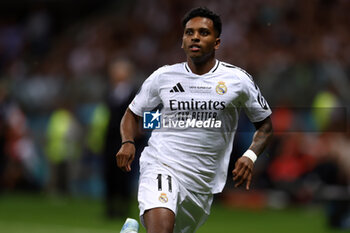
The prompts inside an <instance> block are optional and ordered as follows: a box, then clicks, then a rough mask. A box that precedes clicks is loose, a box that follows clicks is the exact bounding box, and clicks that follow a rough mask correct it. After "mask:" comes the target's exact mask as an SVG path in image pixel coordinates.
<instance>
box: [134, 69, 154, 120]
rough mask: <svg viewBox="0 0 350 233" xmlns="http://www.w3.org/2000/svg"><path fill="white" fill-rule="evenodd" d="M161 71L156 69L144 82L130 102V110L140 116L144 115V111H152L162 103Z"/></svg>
mask: <svg viewBox="0 0 350 233" xmlns="http://www.w3.org/2000/svg"><path fill="white" fill-rule="evenodd" d="M158 76H159V73H158V72H157V71H155V72H154V73H153V74H151V75H150V76H149V77H148V78H147V79H146V80H145V82H144V83H143V84H142V86H141V88H140V90H139V92H138V93H137V94H136V96H135V98H134V99H133V101H132V102H131V103H130V105H129V108H130V110H131V111H132V112H133V113H135V114H136V115H138V116H141V117H142V116H143V112H145V111H150V110H152V109H154V108H155V107H157V106H158V105H159V104H160V103H161V99H160V97H159V92H158V90H159V88H158V83H159V82H157V79H158Z"/></svg>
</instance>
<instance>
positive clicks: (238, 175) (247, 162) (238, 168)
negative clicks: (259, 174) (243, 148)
mask: <svg viewBox="0 0 350 233" xmlns="http://www.w3.org/2000/svg"><path fill="white" fill-rule="evenodd" d="M253 167H254V163H253V161H252V160H251V159H250V158H248V157H245V156H242V157H241V158H239V159H238V160H237V162H236V164H235V169H233V171H232V175H233V180H234V181H235V188H236V187H238V186H240V185H241V184H243V182H245V181H246V182H247V183H246V187H245V188H246V190H249V187H250V183H251V180H252V175H253Z"/></svg>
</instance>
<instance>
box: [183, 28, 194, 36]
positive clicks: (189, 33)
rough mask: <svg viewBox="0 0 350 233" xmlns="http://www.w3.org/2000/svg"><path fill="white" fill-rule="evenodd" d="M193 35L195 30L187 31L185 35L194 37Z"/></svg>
mask: <svg viewBox="0 0 350 233" xmlns="http://www.w3.org/2000/svg"><path fill="white" fill-rule="evenodd" d="M192 34H193V30H191V29H187V30H185V35H192Z"/></svg>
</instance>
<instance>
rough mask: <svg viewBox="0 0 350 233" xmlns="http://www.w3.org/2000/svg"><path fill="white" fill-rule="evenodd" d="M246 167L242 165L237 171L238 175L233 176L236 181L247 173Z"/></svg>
mask: <svg viewBox="0 0 350 233" xmlns="http://www.w3.org/2000/svg"><path fill="white" fill-rule="evenodd" d="M245 171H246V169H245V168H244V167H241V168H240V169H239V170H238V171H237V173H236V176H235V177H234V178H233V180H234V181H238V180H241V179H242V177H243V176H244V173H245Z"/></svg>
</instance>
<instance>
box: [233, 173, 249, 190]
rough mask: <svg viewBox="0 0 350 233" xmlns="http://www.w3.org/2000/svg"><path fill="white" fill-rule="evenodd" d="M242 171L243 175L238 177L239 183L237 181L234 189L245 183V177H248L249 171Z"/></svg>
mask: <svg viewBox="0 0 350 233" xmlns="http://www.w3.org/2000/svg"><path fill="white" fill-rule="evenodd" d="M242 170H244V173H243V174H242V175H241V176H240V177H239V181H238V183H237V184H236V185H235V187H238V186H240V185H241V184H243V183H244V181H246V180H247V177H248V176H249V173H250V171H249V169H242Z"/></svg>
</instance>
